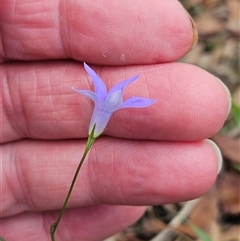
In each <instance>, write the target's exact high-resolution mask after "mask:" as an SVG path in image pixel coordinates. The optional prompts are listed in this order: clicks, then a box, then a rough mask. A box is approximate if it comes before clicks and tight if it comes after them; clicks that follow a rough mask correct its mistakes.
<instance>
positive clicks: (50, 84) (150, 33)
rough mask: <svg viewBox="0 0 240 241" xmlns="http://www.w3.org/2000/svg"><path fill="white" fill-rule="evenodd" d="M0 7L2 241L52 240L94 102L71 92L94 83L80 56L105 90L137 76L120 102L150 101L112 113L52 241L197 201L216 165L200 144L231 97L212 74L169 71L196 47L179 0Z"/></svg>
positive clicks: (180, 67) (97, 232)
mask: <svg viewBox="0 0 240 241" xmlns="http://www.w3.org/2000/svg"><path fill="white" fill-rule="evenodd" d="M1 11H2V12H1V14H0V16H1V23H2V33H1V39H2V43H3V44H2V50H1V58H2V61H3V62H5V63H4V64H3V65H2V66H1V81H2V85H1V87H2V91H1V93H2V95H3V98H2V100H3V103H2V106H3V109H2V118H1V121H2V135H1V142H2V146H1V153H2V159H1V162H2V163H1V168H2V170H1V173H2V174H1V185H2V189H1V192H2V193H1V196H0V208H1V211H0V213H1V219H0V232H1V233H0V235H2V236H3V237H4V238H5V239H6V241H15V240H18V241H23V240H24V241H34V240H50V235H49V227H50V225H51V224H52V223H53V222H54V221H55V220H56V217H57V216H58V213H59V209H60V208H61V206H62V204H63V200H64V199H65V196H66V193H67V191H68V188H69V185H70V182H71V180H72V177H73V174H74V172H75V169H76V167H77V165H78V162H79V159H80V158H81V155H82V153H83V150H84V147H85V144H86V137H87V129H88V124H89V120H90V117H91V113H92V103H91V102H90V101H89V100H88V99H87V98H84V97H80V96H78V95H76V94H75V93H74V92H73V91H72V90H71V87H72V86H74V87H76V88H78V89H88V88H89V89H90V87H89V85H91V80H90V79H89V76H88V75H87V73H86V72H85V71H84V69H83V66H82V64H80V63H79V62H78V61H80V62H82V61H86V62H87V63H88V64H96V66H94V65H91V67H92V68H93V69H94V70H95V71H96V72H97V73H98V74H99V75H100V76H101V78H102V79H103V80H105V81H106V84H107V85H108V87H111V86H113V85H114V84H115V83H117V82H120V81H121V80H123V79H125V78H127V77H131V76H133V75H136V74H141V76H140V78H139V79H138V80H137V81H136V82H135V83H133V84H132V85H130V86H128V88H126V90H125V97H126V98H127V97H129V96H133V95H137V96H143V97H147V98H153V99H157V102H156V103H155V104H154V105H152V106H151V107H148V108H144V109H123V110H119V111H117V112H116V113H114V115H113V116H112V118H111V120H110V122H109V125H108V129H107V131H106V133H105V134H106V135H105V136H103V137H101V138H99V139H98V140H97V141H96V143H94V145H93V148H92V150H91V152H90V154H89V156H88V158H87V160H86V161H85V163H84V166H83V168H82V170H81V172H80V175H79V177H78V179H77V182H76V185H75V187H74V191H73V193H72V196H71V198H70V201H69V205H68V207H69V209H68V210H67V211H66V212H65V213H64V216H63V219H62V220H61V223H60V226H59V229H58V230H57V233H56V240H57V241H61V240H62V241H63V240H64V241H65V240H73V241H74V240H81V241H97V240H102V239H104V238H106V237H108V236H110V235H112V234H114V233H116V232H118V231H120V230H121V229H124V228H125V227H127V226H128V225H130V224H131V223H133V222H134V221H135V220H137V219H138V218H139V217H140V216H141V215H142V213H143V212H144V210H145V207H144V206H146V205H151V204H161V203H170V202H178V201H183V200H188V199H191V198H195V197H198V196H199V195H201V194H202V193H204V192H205V191H206V190H207V189H208V188H209V187H210V186H211V185H212V183H213V182H214V180H215V178H216V174H217V170H218V163H220V158H219V157H218V155H217V151H216V149H215V147H214V146H213V145H212V144H211V143H210V142H209V141H204V139H205V138H208V137H210V136H212V135H213V134H214V133H215V132H217V131H218V130H219V129H220V128H221V126H222V124H223V122H224V120H225V118H226V116H227V113H228V109H229V96H228V93H227V92H226V91H225V89H224V88H223V86H222V85H221V84H220V82H219V81H218V80H217V79H216V78H215V77H214V76H212V75H210V74H209V73H206V72H205V71H203V70H201V69H199V68H197V67H194V66H191V65H187V64H181V63H167V64H166V62H172V61H174V60H177V59H178V58H180V57H181V56H183V55H184V54H185V53H187V52H188V51H189V50H190V49H191V46H192V45H193V42H194V41H193V39H194V34H193V32H194V31H193V29H192V24H191V21H190V19H189V17H188V15H187V13H186V12H185V10H183V8H182V7H181V6H180V4H179V2H178V1H169V0H162V1H156V0H153V1H151V4H149V2H147V1H136V2H135V1H132V2H131V4H129V2H127V1H104V2H102V1H78V2H77V1H60V2H57V1H52V2H51V1H36V2H25V1H23V0H22V1H20V2H19V1H18V2H13V1H3V2H2V8H1ZM63 59H68V60H63ZM41 60H45V61H41ZM7 61H8V62H7ZM23 61H29V62H23ZM30 61H31V62H30ZM110 65H114V66H110ZM122 65H124V66H122ZM218 160H219V161H218ZM70 207H71V209H70Z"/></svg>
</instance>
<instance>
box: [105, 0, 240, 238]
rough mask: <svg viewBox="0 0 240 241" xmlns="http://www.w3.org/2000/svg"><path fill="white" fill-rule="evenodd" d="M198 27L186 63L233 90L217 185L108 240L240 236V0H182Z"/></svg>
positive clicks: (156, 209)
mask: <svg viewBox="0 0 240 241" xmlns="http://www.w3.org/2000/svg"><path fill="white" fill-rule="evenodd" d="M180 2H181V3H182V4H183V6H184V7H185V8H186V10H187V11H188V12H189V13H190V15H191V16H192V18H193V20H194V22H195V23H196V27H197V29H198V34H199V41H198V44H197V46H196V47H195V48H194V49H193V50H192V51H191V52H190V53H188V54H187V55H186V56H185V57H184V58H183V59H181V60H180V61H181V62H186V63H190V64H194V65H197V66H199V67H201V68H203V69H205V70H207V71H209V72H210V73H212V74H213V75H215V76H216V77H218V78H219V79H221V80H222V81H223V82H224V83H225V85H226V86H227V87H228V88H229V89H230V92H231V95H232V100H233V103H232V110H231V112H230V114H229V117H228V119H227V120H226V122H225V125H224V126H223V128H222V129H221V130H220V131H219V133H217V134H216V135H215V136H213V137H212V140H213V141H215V142H216V143H217V144H218V146H219V147H220V149H221V151H222V155H223V159H224V164H223V168H222V171H221V173H220V174H219V176H218V179H217V180H216V183H215V185H214V186H213V187H212V189H211V190H209V192H207V193H206V194H205V195H203V196H202V197H200V198H198V199H196V200H192V201H189V202H185V203H176V204H166V205H159V206H152V207H148V210H147V211H146V213H145V215H144V216H143V217H142V218H141V219H140V220H138V222H136V223H135V224H134V225H132V226H131V227H129V228H128V229H126V230H124V231H123V232H121V233H119V234H117V235H115V236H114V237H111V238H109V239H107V240H105V241H149V240H150V241H240V75H239V69H240V63H239V37H240V22H239V21H240V18H239V16H240V0H225V1H220V0H181V1H180Z"/></svg>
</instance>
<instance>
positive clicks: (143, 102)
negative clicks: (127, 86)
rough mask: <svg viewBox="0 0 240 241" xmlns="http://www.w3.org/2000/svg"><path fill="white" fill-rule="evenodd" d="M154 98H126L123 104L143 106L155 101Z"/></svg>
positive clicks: (124, 105) (126, 105)
mask: <svg viewBox="0 0 240 241" xmlns="http://www.w3.org/2000/svg"><path fill="white" fill-rule="evenodd" d="M155 102H156V100H154V99H147V98H142V97H131V98H129V99H127V100H125V101H124V102H123V104H122V108H126V107H134V108H143V107H147V106H149V105H152V104H153V103H155Z"/></svg>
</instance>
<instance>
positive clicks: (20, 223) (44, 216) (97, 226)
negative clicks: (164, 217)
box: [0, 205, 145, 241]
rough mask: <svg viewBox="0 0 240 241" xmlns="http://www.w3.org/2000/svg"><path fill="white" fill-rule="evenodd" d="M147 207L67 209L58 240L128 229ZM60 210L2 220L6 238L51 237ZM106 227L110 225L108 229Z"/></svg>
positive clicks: (95, 238)
mask: <svg viewBox="0 0 240 241" xmlns="http://www.w3.org/2000/svg"><path fill="white" fill-rule="evenodd" d="M144 210H145V208H144V207H130V206H106V205H105V206H100V205H98V206H88V207H84V208H78V209H76V208H75V209H71V210H66V212H65V213H64V215H63V218H62V220H61V222H60V224H59V227H58V229H57V231H56V235H55V237H56V240H59V241H65V240H81V241H99V240H103V239H105V238H107V237H110V236H112V235H113V234H115V233H117V232H119V231H121V230H123V229H125V228H127V227H128V226H129V225H131V224H132V223H134V222H135V221H136V220H137V219H138V218H140V216H141V215H142V214H143V212H144ZM57 215H58V211H54V212H45V213H40V212H36V213H32V212H30V213H23V214H20V215H18V216H14V217H9V218H4V219H1V220H0V230H1V235H2V236H3V237H4V238H5V239H6V240H7V241H15V240H16V237H18V239H17V240H18V241H35V240H50V234H49V229H50V225H51V224H52V223H54V222H55V221H56V218H57ZM106 227H107V228H106Z"/></svg>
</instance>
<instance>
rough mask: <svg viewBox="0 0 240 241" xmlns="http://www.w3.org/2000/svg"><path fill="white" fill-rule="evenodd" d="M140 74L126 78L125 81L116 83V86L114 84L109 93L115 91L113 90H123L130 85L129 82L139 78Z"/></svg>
mask: <svg viewBox="0 0 240 241" xmlns="http://www.w3.org/2000/svg"><path fill="white" fill-rule="evenodd" d="M139 76H140V75H136V76H133V77H131V78H129V79H126V80H124V81H122V82H120V83H118V84H116V85H115V86H113V87H112V88H111V89H110V90H109V92H108V94H110V93H113V92H115V91H118V90H121V91H123V89H124V88H125V87H126V86H127V85H129V84H131V83H132V82H134V81H135V80H137V78H138V77H139Z"/></svg>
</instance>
